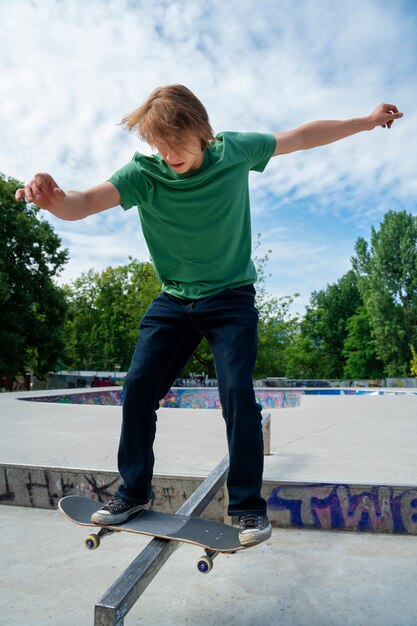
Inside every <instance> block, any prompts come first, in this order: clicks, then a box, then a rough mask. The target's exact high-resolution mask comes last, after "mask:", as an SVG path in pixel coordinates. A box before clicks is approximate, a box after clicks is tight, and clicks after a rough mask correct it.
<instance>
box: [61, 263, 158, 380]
mask: <svg viewBox="0 0 417 626" xmlns="http://www.w3.org/2000/svg"><path fill="white" fill-rule="evenodd" d="M160 290H161V284H160V282H159V281H158V279H157V277H156V275H155V271H154V268H153V265H151V263H140V262H138V261H137V260H135V259H130V260H129V263H128V264H127V265H121V266H119V267H115V268H113V267H108V268H107V269H106V270H104V271H103V272H95V271H94V270H90V271H88V272H84V273H83V274H82V275H81V276H80V277H79V278H77V279H76V280H75V281H73V282H72V283H71V284H70V285H66V287H65V291H66V295H67V299H68V313H67V318H66V321H65V325H64V340H65V346H66V354H65V361H66V365H67V367H69V368H74V369H87V370H114V369H115V368H120V369H121V370H127V369H128V367H129V364H130V360H131V358H132V354H133V350H134V348H135V345H136V341H137V338H138V327H139V323H140V320H141V318H142V317H143V315H144V313H145V311H146V309H147V307H148V306H149V304H150V303H151V301H152V300H153V298H155V297H156V296H157V295H158V293H159V292H160Z"/></svg>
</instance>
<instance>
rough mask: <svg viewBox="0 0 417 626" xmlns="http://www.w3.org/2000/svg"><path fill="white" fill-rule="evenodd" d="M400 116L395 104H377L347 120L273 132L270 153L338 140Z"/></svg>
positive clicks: (388, 123) (315, 123)
mask: <svg viewBox="0 0 417 626" xmlns="http://www.w3.org/2000/svg"><path fill="white" fill-rule="evenodd" d="M402 116H403V113H401V112H400V111H398V109H397V107H396V106H395V104H380V105H379V106H377V107H376V109H375V110H374V111H372V113H371V114H370V115H368V116H366V117H356V118H353V119H351V120H319V121H317V122H310V123H309V124H304V125H303V126H299V127H298V128H294V129H293V130H288V131H286V132H283V133H275V137H276V140H277V146H276V149H275V152H274V156H277V155H278V154H289V153H290V152H296V151H297V150H308V149H310V148H315V147H317V146H324V145H326V144H328V143H332V142H333V141H339V139H344V138H345V137H349V136H350V135H354V134H355V133H360V132H362V131H363V130H373V129H374V128H375V127H376V126H382V128H391V126H392V124H393V123H394V120H396V119H399V118H400V117H402Z"/></svg>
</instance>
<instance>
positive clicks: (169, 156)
mask: <svg viewBox="0 0 417 626" xmlns="http://www.w3.org/2000/svg"><path fill="white" fill-rule="evenodd" d="M155 148H156V149H157V150H158V152H159V154H160V155H161V157H162V158H163V159H164V161H165V163H166V164H167V165H169V167H171V168H172V169H173V170H174V172H176V173H177V174H188V172H192V171H193V170H196V169H197V168H198V167H200V165H201V164H202V162H203V156H204V152H203V150H202V149H201V140H200V137H197V136H196V135H192V136H190V138H189V139H187V142H186V143H185V144H184V145H181V146H178V147H175V145H171V144H169V145H168V144H167V143H166V142H164V141H163V140H162V139H161V140H158V141H155Z"/></svg>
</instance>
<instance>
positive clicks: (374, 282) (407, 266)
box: [352, 211, 417, 376]
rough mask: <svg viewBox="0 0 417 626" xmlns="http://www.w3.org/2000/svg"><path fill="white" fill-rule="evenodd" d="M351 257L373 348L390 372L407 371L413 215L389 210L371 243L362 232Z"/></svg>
mask: <svg viewBox="0 0 417 626" xmlns="http://www.w3.org/2000/svg"><path fill="white" fill-rule="evenodd" d="M355 252H356V256H355V257H354V258H353V259H352V265H353V268H354V270H355V272H356V274H357V276H358V286H359V289H360V292H361V295H362V298H363V301H364V304H365V307H366V311H367V314H368V316H369V320H370V329H371V334H372V337H373V340H374V343H375V348H376V354H377V356H378V358H379V359H380V360H381V361H382V362H383V363H384V371H385V374H386V375H388V376H407V375H408V372H409V363H410V359H411V350H410V345H416V343H417V330H416V328H417V218H416V217H415V216H413V215H411V214H410V213H407V212H406V211H399V212H394V211H388V213H386V214H385V216H384V219H383V221H382V222H381V224H380V228H379V230H378V231H377V230H376V229H375V228H372V233H371V243H370V245H368V243H367V242H366V241H365V239H363V238H362V237H360V238H358V240H357V242H356V245H355Z"/></svg>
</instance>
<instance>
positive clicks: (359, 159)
mask: <svg viewBox="0 0 417 626" xmlns="http://www.w3.org/2000/svg"><path fill="white" fill-rule="evenodd" d="M407 7H408V5H406V4H405V3H388V2H386V1H385V0H368V1H367V2H365V3H364V2H363V1H359V0H339V2H337V3H336V2H333V1H332V0H317V1H316V2H311V1H309V0H303V1H301V0H299V1H297V2H293V1H291V0H265V1H263V2H256V1H255V0H232V1H230V2H223V1H221V0H214V1H213V2H210V3H207V2H203V0H196V1H193V2H184V0H181V1H180V0H170V1H168V0H153V1H151V0H147V1H144V2H141V3H133V2H129V1H128V0H119V1H118V2H109V1H99V0H91V1H90V2H87V3H86V2H82V1H81V0H72V1H71V2H58V1H53V0H33V1H29V0H20V1H19V0H17V1H16V2H13V3H11V2H5V1H1V0H0V36H1V55H0V83H1V93H2V98H1V99H0V171H2V172H4V173H5V174H6V175H9V176H13V177H15V178H18V179H21V180H27V179H28V178H30V177H31V176H32V175H33V173H35V172H36V171H49V172H51V173H52V174H53V175H54V176H55V177H56V179H57V181H58V182H59V184H61V185H62V186H63V187H64V188H81V189H82V188H86V187H88V186H91V185H94V184H98V183H100V182H102V181H103V180H105V179H107V178H108V177H109V176H110V175H111V174H112V173H113V172H114V171H115V170H116V169H118V168H119V167H120V166H121V165H123V164H124V163H126V162H127V161H129V160H130V158H131V156H132V154H133V152H134V151H135V150H137V149H145V147H144V146H143V144H141V143H140V142H138V140H137V138H136V137H135V136H134V135H129V134H127V133H125V132H124V131H123V130H122V129H121V128H120V127H119V126H117V124H118V122H119V120H120V118H121V117H122V116H123V115H124V114H125V113H127V112H128V111H130V110H132V109H133V108H135V107H136V106H138V104H139V103H140V102H141V101H143V99H144V98H145V97H146V96H147V95H148V93H149V92H150V91H151V90H152V89H154V88H155V87H156V86H157V85H159V84H166V83H170V82H183V83H185V84H187V85H188V86H189V87H190V88H191V89H193V90H194V91H195V92H196V94H197V95H198V96H199V97H200V98H201V99H202V101H203V102H204V103H205V104H206V106H207V109H208V111H209V112H210V115H211V119H212V123H213V126H214V128H215V129H216V130H222V129H240V130H260V131H270V132H272V131H276V130H277V131H278V130H285V129H288V128H291V127H294V126H295V125H298V124H301V123H304V122H307V121H310V120H311V119H317V118H322V119H323V118H346V117H351V116H352V117H353V116H361V115H366V114H367V113H369V112H370V111H371V110H372V108H373V107H374V106H376V105H377V104H378V103H379V102H380V101H387V100H388V101H389V100H390V99H393V100H394V103H396V104H398V105H399V106H400V107H401V108H403V109H404V112H405V114H406V117H405V118H404V120H401V121H399V122H398V123H396V124H394V128H392V129H391V130H389V131H387V130H382V129H376V130H375V131H373V132H372V133H363V134H362V135H360V136H355V137H352V138H350V139H347V140H345V141H344V142H343V145H340V144H335V145H332V146H328V147H324V148H320V149H317V150H314V151H309V152H306V153H303V154H295V155H289V156H285V157H279V158H277V159H274V160H273V162H271V164H270V165H269V166H268V168H267V170H266V172H265V173H264V174H262V175H259V174H256V175H254V176H253V177H252V178H251V188H252V190H253V196H254V216H255V221H256V219H258V218H259V219H260V218H263V224H265V220H267V223H268V226H267V228H268V230H269V229H273V228H276V227H277V226H278V225H279V224H280V222H279V221H278V220H279V219H281V214H280V212H279V211H278V212H277V211H276V208H277V206H278V207H281V208H282V207H284V208H285V207H288V206H289V205H293V206H294V210H297V206H298V205H299V203H302V204H303V207H305V204H306V201H308V208H306V209H305V210H306V211H308V212H309V213H310V216H312V218H315V217H318V216H322V215H324V214H327V215H329V219H331V220H335V221H338V222H339V223H340V224H341V225H343V224H349V225H350V226H351V227H352V228H355V227H356V228H360V229H363V231H365V230H366V229H368V230H369V227H370V223H371V221H372V220H375V219H379V218H380V217H381V216H382V214H383V212H384V210H386V209H387V208H390V206H391V204H394V205H398V204H399V203H402V204H403V206H404V208H408V209H411V207H413V206H415V201H416V197H417V177H416V174H415V173H416V171H417V167H416V166H417V115H416V114H415V113H414V112H413V111H414V107H415V104H414V103H415V92H416V76H417V72H416V58H417V57H416V52H417V50H416V47H417V45H416V38H415V32H416V15H415V13H414V14H413V13H411V9H410V8H409V12H408V13H407V12H406V8H407ZM114 211H115V212H114V213H111V212H109V213H108V214H107V213H106V214H103V215H99V216H96V217H94V218H89V220H85V221H81V222H75V223H74V222H71V225H70V226H68V224H67V223H64V222H61V221H58V220H55V219H53V218H51V219H52V222H53V224H54V228H55V229H56V230H57V231H58V233H59V234H60V235H61V236H62V237H63V239H64V242H65V243H66V245H69V247H70V254H71V262H70V265H69V266H68V268H67V269H66V270H65V276H70V275H71V276H73V274H74V272H78V273H79V271H80V270H81V269H84V270H85V269H88V268H89V267H92V266H96V267H101V266H102V265H103V264H104V265H108V264H116V263H120V262H121V260H120V259H123V256H124V255H125V256H126V257H127V254H128V253H129V254H131V253H132V252H133V256H138V255H143V258H144V259H147V258H148V254H147V252H146V248H145V245H144V242H143V238H141V237H137V232H138V221H137V217H136V216H135V215H134V213H133V211H131V212H129V214H126V215H124V214H123V213H122V212H121V210H120V209H119V210H117V209H115V210H114ZM90 220H91V222H90ZM92 231H95V232H96V233H97V236H96V237H95V245H94V246H91V247H90V248H89V247H88V245H86V243H85V239H84V235H85V233H92ZM303 241H304V243H303V244H302V246H301V248H299V249H298V253H297V254H298V258H301V259H302V258H304V260H305V263H306V264H307V265H308V268H309V269H308V271H307V272H301V271H298V270H297V265H296V260H294V259H292V258H291V254H290V250H291V245H292V243H291V240H290V239H289V240H287V241H285V240H284V239H282V241H281V247H280V250H281V252H280V253H279V254H280V255H281V257H279V256H274V257H273V258H272V259H271V271H272V273H273V274H274V275H275V274H276V275H278V274H279V272H280V263H282V261H283V256H285V255H287V256H286V258H285V263H286V264H287V263H288V268H289V269H288V272H289V273H291V272H292V275H293V278H294V282H298V281H299V283H300V284H299V285H297V286H296V290H298V291H300V290H303V289H304V288H305V289H307V288H309V287H310V286H311V284H312V283H311V282H310V281H309V280H307V278H306V274H308V275H310V276H313V275H314V276H315V277H316V278H315V281H316V282H318V281H319V280H321V281H322V285H324V284H325V283H326V282H328V280H330V276H333V274H332V272H330V271H329V270H326V267H325V265H324V263H321V260H320V259H322V258H323V256H324V251H323V249H322V245H323V242H321V241H317V240H312V239H309V233H308V232H307V233H306V235H305V240H303ZM337 248H338V243H337V241H335V242H332V245H331V247H330V248H329V253H330V252H331V251H334V250H337ZM339 248H340V245H339ZM344 249H346V250H347V249H348V246H347V245H346V246H345V248H344ZM136 250H137V251H138V254H135V251H136ZM315 255H316V256H317V258H315ZM347 262H348V261H346V263H347ZM292 263H293V264H294V265H293V269H290V267H291V264H292ZM340 265H341V266H343V263H342V262H341V263H340ZM70 267H71V269H70ZM300 267H301V266H300ZM332 267H335V264H333V263H332ZM313 282H314V281H313ZM273 285H274V283H273V282H272V281H271V286H273Z"/></svg>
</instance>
